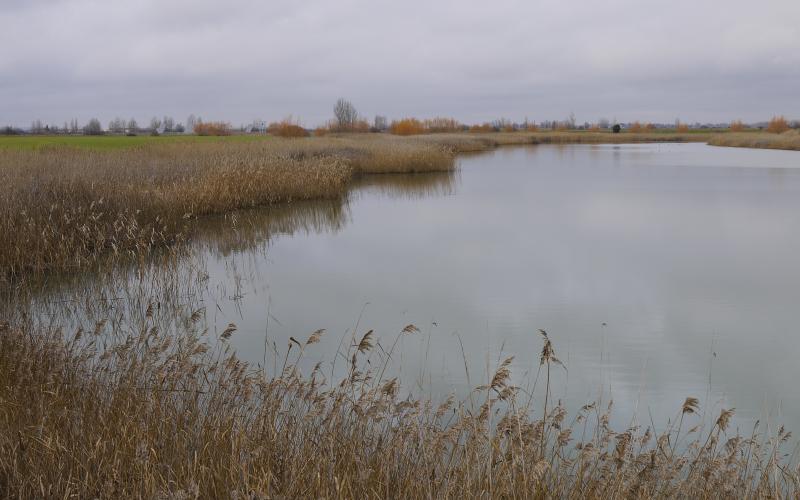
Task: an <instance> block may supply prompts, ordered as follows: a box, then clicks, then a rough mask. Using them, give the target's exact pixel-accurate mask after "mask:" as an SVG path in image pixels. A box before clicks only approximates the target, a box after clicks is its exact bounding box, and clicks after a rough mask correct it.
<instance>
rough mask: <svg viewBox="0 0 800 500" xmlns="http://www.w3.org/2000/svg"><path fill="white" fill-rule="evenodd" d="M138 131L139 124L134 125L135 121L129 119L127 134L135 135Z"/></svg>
mask: <svg viewBox="0 0 800 500" xmlns="http://www.w3.org/2000/svg"><path fill="white" fill-rule="evenodd" d="M138 130H139V124H138V123H136V119H134V118H131V119H130V120H128V133H129V134H135V133H136V132H137V131H138Z"/></svg>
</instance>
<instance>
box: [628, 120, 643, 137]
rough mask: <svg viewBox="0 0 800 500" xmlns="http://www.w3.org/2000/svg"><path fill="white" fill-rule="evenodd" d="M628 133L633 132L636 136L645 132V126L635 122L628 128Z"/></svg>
mask: <svg viewBox="0 0 800 500" xmlns="http://www.w3.org/2000/svg"><path fill="white" fill-rule="evenodd" d="M628 131H629V132H633V133H634V134H638V133H640V132H643V131H644V126H643V125H642V123H641V122H639V121H635V122H633V123H631V126H630V127H628Z"/></svg>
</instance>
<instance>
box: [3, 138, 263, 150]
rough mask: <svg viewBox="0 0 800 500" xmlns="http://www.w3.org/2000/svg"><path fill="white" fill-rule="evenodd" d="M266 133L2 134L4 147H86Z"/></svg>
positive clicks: (101, 147)
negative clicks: (213, 134)
mask: <svg viewBox="0 0 800 500" xmlns="http://www.w3.org/2000/svg"><path fill="white" fill-rule="evenodd" d="M269 139H270V138H269V137H267V136H263V135H230V136H225V137H213V136H196V135H162V136H151V135H137V136H130V137H129V136H121V135H94V136H85V135H76V136H64V135H37V136H0V148H14V149H38V148H41V147H43V146H74V147H76V148H84V149H126V148H132V147H136V146H141V145H145V144H171V143H176V142H220V141H225V142H230V141H233V142H240V141H258V140H269Z"/></svg>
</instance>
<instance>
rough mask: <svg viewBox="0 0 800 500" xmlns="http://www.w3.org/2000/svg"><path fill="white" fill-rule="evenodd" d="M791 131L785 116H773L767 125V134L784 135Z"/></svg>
mask: <svg viewBox="0 0 800 500" xmlns="http://www.w3.org/2000/svg"><path fill="white" fill-rule="evenodd" d="M787 130H789V122H787V121H786V118H784V117H783V116H773V117H772V119H771V120H770V121H769V125H767V132H771V133H773V134H782V133H784V132H786V131H787Z"/></svg>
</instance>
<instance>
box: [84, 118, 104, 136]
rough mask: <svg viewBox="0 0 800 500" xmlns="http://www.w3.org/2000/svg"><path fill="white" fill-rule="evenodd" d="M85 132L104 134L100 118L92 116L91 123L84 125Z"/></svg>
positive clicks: (88, 133)
mask: <svg viewBox="0 0 800 500" xmlns="http://www.w3.org/2000/svg"><path fill="white" fill-rule="evenodd" d="M83 133H84V134H86V135H102V134H103V126H102V125H100V120H98V119H97V118H92V119H91V120H89V123H87V124H86V126H85V127H83Z"/></svg>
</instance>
